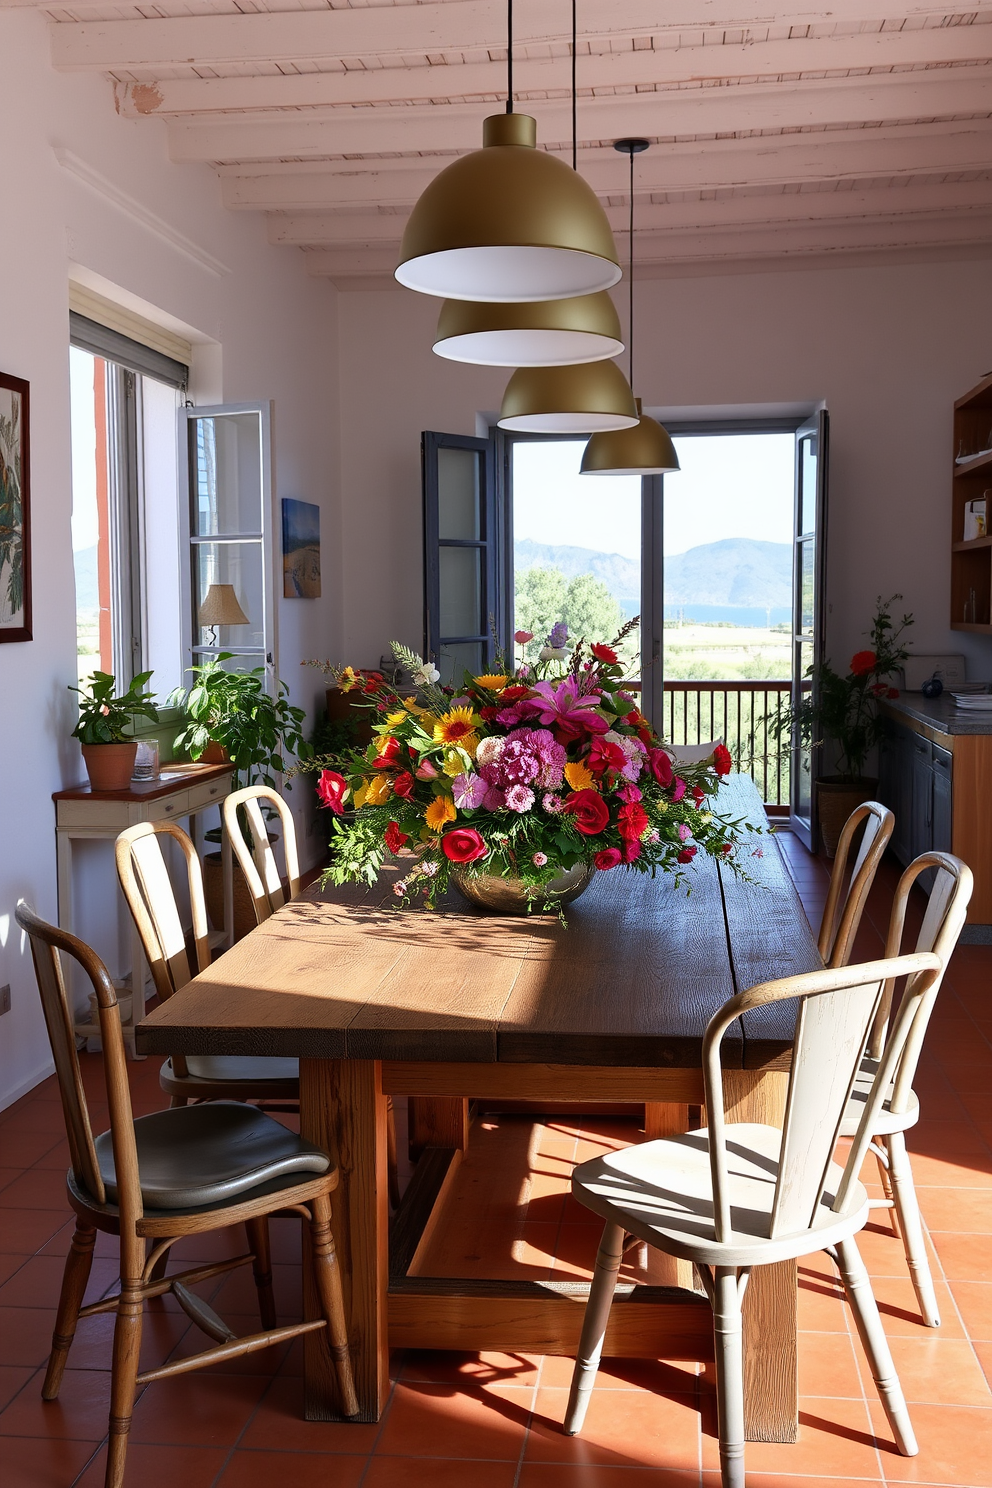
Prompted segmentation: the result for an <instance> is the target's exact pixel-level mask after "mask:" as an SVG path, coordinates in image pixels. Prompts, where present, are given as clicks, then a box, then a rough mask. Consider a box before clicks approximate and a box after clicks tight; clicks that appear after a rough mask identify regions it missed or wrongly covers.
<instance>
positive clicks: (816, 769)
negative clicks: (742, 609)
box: [789, 409, 829, 852]
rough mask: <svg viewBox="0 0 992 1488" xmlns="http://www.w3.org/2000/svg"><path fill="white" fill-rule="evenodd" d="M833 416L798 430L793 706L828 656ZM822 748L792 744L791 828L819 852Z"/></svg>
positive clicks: (822, 415) (811, 688) (812, 685)
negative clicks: (818, 786) (817, 782)
mask: <svg viewBox="0 0 992 1488" xmlns="http://www.w3.org/2000/svg"><path fill="white" fill-rule="evenodd" d="M828 437H829V418H828V415H827V411H826V409H821V410H820V411H819V412H818V413H816V414H814V415H813V416H812V418H811V419H810V420H809V421H808V422H807V423H805V424H803V425H802V426H801V427H800V428H798V429H797V430H796V486H795V509H794V520H793V540H794V541H793V579H792V702H793V705H794V706H795V705H796V704H797V703H798V702H799V701H800V700H801V699H802V698H803V697H808V696H810V695H811V694H813V693H815V689H816V677H815V672H816V669H817V668H818V666H819V664H820V663H821V662H822V660H823V656H824V633H825V624H826V599H825V595H826V569H827V475H828ZM821 754H822V749H821V748H820V745H819V744H818V743H817V742H816V741H814V743H813V745H812V747H811V748H805V747H804V746H803V745H802V743H801V741H800V740H799V739H798V738H796V737H794V738H793V740H792V755H791V765H792V768H791V771H790V788H789V789H790V800H789V809H790V825H791V827H792V830H793V831H794V832H795V833H796V835H797V836H798V837H799V839H800V841H801V842H803V843H804V844H805V846H806V847H808V848H809V850H810V852H816V850H817V846H818V841H819V825H818V822H817V817H816V793H815V791H814V790H813V782H814V781H815V780H816V778H817V775H818V774H819V773H820V756H821Z"/></svg>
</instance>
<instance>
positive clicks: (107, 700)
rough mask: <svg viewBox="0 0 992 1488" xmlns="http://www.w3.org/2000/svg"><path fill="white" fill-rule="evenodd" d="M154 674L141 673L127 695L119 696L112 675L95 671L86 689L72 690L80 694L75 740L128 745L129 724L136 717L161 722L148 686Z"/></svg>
mask: <svg viewBox="0 0 992 1488" xmlns="http://www.w3.org/2000/svg"><path fill="white" fill-rule="evenodd" d="M150 676H151V672H139V673H138V674H137V676H136V677H134V678H132V680H131V684H130V686H129V687H128V689H127V691H126V692H122V693H121V695H120V697H115V696H114V693H115V691H116V688H117V679H116V677H114V676H113V674H112V673H111V672H94V673H93V675H92V676H91V678H90V680H89V683H88V684H87V686H85V687H70V688H69V691H70V692H78V694H79V721H78V722H77V724H76V727H75V728H74V729H73V731H72V737H73V738H74V739H78V740H79V742H80V743H81V744H124V743H127V742H128V736H127V729H128V725H129V724H130V723H131V722H132V720H133V719H135V718H150V719H152V721H153V722H157V721H158V709H157V708H156V707H155V703H154V701H153V697H154V694H153V693H151V692H148V691H147V689H146V687H145V684H146V682H147V681H148V679H149V677H150Z"/></svg>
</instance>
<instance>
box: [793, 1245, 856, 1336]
mask: <svg viewBox="0 0 992 1488" xmlns="http://www.w3.org/2000/svg"><path fill="white" fill-rule="evenodd" d="M811 1259H812V1258H811V1257H805V1258H804V1259H802V1260H801V1261H800V1262H799V1305H798V1319H799V1327H800V1328H801V1329H803V1330H809V1331H811V1332H818V1333H846V1332H847V1311H848V1309H847V1300H846V1298H845V1296H844V1289H843V1287H841V1286H840V1284H839V1283H838V1282H836V1281H834V1280H833V1279H832V1278H830V1277H829V1274H827V1273H823V1272H820V1271H819V1270H817V1271H815V1272H814V1271H813V1270H812V1269H811V1264H810V1263H811Z"/></svg>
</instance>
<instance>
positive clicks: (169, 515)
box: [69, 314, 187, 695]
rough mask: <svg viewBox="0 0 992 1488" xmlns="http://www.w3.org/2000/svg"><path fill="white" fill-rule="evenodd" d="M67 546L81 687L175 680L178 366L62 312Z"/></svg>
mask: <svg viewBox="0 0 992 1488" xmlns="http://www.w3.org/2000/svg"><path fill="white" fill-rule="evenodd" d="M71 331H72V345H71V346H70V351H69V377H70V397H71V429H72V548H73V563H74V568H75V576H76V649H77V665H78V674H79V679H80V681H83V680H85V679H86V678H87V677H89V676H90V675H91V674H92V673H93V672H94V671H97V670H99V671H106V672H113V673H114V675H115V677H116V678H117V681H118V685H119V686H120V687H126V686H127V684H128V682H129V681H130V680H131V678H132V677H133V676H134V674H135V673H137V672H141V671H148V670H153V671H154V672H155V684H154V685H155V690H156V692H158V693H159V694H160V695H161V694H163V693H166V692H168V691H170V690H171V689H172V688H173V687H175V686H177V685H178V684H179V682H180V680H181V674H182V655H181V648H180V640H179V635H180V632H179V627H178V619H179V606H180V574H179V546H178V541H177V533H178V513H177V499H178V478H177V476H178V472H177V460H176V411H177V409H178V407H179V406H180V402H181V398H182V389H183V388H184V387H185V381H186V375H187V369H186V367H185V366H184V365H183V364H181V363H178V362H175V361H173V360H172V359H171V358H169V357H166V356H164V355H161V354H160V353H157V352H154V351H152V350H150V349H149V348H147V347H143V346H141V345H140V344H139V343H137V342H131V341H129V339H128V338H127V337H126V336H123V335H121V334H119V333H118V332H113V331H107V330H105V329H104V328H103V327H102V326H99V325H97V324H96V323H94V322H90V321H87V320H86V319H85V317H83V316H79V315H76V314H73V315H72V317H71Z"/></svg>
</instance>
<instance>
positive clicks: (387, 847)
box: [315, 621, 745, 906]
mask: <svg viewBox="0 0 992 1488" xmlns="http://www.w3.org/2000/svg"><path fill="white" fill-rule="evenodd" d="M636 623H637V622H636V621H631V622H630V624H629V625H628V626H626V627H625V628H624V630H623V631H622V632H621V633H620V635H619V636H618V637H617V638H616V639H615V640H614V641H613V643H612V644H611V645H603V644H596V645H592V646H590V647H588V648H587V647H586V645H585V643H584V642H583V641H580V642H579V643H578V645H577V646H575V647H574V648H570V647H569V645H568V634H567V629H566V627H565V626H564V624H561V623H559V624H558V625H555V626H554V627H553V629H552V631H551V632H550V634H549V635H548V636H547V638H546V641H545V644H544V646H543V648H542V649H541V651H540V653H539V660H538V661H537V663H535V664H534V665H528V664H527V663H525V662H523V661H521V662H520V663H519V664H518V665H517V666H516V667H515V668H514V667H513V666H512V665H510V664H507V662H506V661H505V659H502V658H500V661H499V670H498V671H493V672H491V673H486V674H484V675H482V676H473V675H472V674H470V673H466V674H465V677H464V681H463V683H462V686H461V687H459V688H457V689H456V688H453V687H447V686H441V685H439V684H440V678H439V674H438V672H437V669H436V668H435V667H433V666H431V664H430V663H429V662H424V661H423V660H422V659H421V658H420V657H419V656H416V655H415V654H414V653H412V652H410V651H407V650H406V649H405V648H404V647H402V646H399V645H398V644H396V643H394V645H393V651H394V654H395V655H396V658H397V661H398V662H399V664H400V665H401V667H402V668H403V669H404V671H405V673H406V674H408V675H412V677H413V680H414V683H415V686H416V694H415V695H408V696H401V695H400V693H398V692H397V691H396V690H395V689H394V688H392V687H391V686H390V685H389V684H388V683H387V682H386V681H385V680H384V679H383V678H382V677H381V676H380V675H379V674H378V673H371V674H369V673H365V674H362V675H359V674H358V673H356V672H355V671H353V670H352V668H350V667H344V668H333V667H328V668H326V670H328V671H329V672H330V673H331V674H332V675H333V676H334V677H335V678H336V680H337V684H338V686H339V687H341V688H342V689H343V690H344V691H355V690H360V691H361V693H362V701H363V702H364V703H366V705H367V706H369V707H370V708H371V709H372V710H373V711H374V716H375V718H376V722H375V723H374V725H373V733H374V738H373V742H372V743H371V744H370V745H369V747H368V748H367V749H366V750H365V751H363V752H354V751H353V752H352V753H351V754H350V755H348V756H346V757H344V758H332V759H324V760H318V761H316V762H315V763H316V764H317V765H318V767H320V769H321V774H320V778H319V782H318V785H317V793H318V797H319V799H320V801H321V802H322V804H323V805H324V806H326V807H328V808H329V809H330V810H331V811H332V812H333V813H334V815H335V822H334V832H333V835H332V842H331V864H330V867H329V868H327V869H326V870H325V873H324V882H325V883H327V882H331V883H334V884H341V883H345V882H354V881H366V882H369V883H372V882H374V881H375V879H376V877H377V875H378V873H379V870H380V869H381V867H382V865H383V862H384V861H385V859H386V857H387V856H398V855H399V854H401V853H405V858H404V866H403V870H402V877H401V878H400V879H399V880H398V881H397V882H396V883H395V885H394V892H395V893H396V895H397V897H398V898H400V899H401V900H411V899H413V898H414V897H415V896H416V897H422V898H423V900H424V901H425V903H426V904H427V905H428V906H433V905H434V903H435V902H436V900H437V899H438V898H439V897H440V896H441V895H442V894H443V893H444V891H445V890H446V889H447V886H448V881H449V877H450V875H451V873H452V870H459V871H460V870H464V869H466V868H467V869H468V871H469V872H470V873H471V874H480V875H481V874H484V875H487V876H496V877H500V878H504V879H512V880H517V881H519V882H520V883H522V884H523V886H524V888H525V891H526V895H527V900H528V905H531V904H533V905H537V906H540V905H542V904H543V903H545V902H546V897H550V895H549V886H550V885H551V884H552V883H553V881H554V880H555V879H556V878H558V877H560V875H561V874H562V873H563V872H565V871H567V870H568V869H570V868H573V867H575V865H576V864H591V865H595V868H596V869H598V870H599V871H601V872H608V871H610V870H612V869H614V868H618V867H621V866H623V867H627V868H633V869H636V870H637V871H638V872H642V873H645V872H650V873H655V872H656V871H657V870H659V869H661V870H662V871H663V872H666V873H674V874H675V875H676V878H677V881H678V880H681V878H682V877H683V876H684V875H685V872H686V870H687V869H688V868H689V866H690V865H691V864H692V862H693V859H694V858H695V857H696V856H697V854H699V853H705V854H708V855H709V856H710V857H713V858H721V859H724V858H729V859H731V860H733V853H734V847H735V844H736V842H737V841H738V839H739V838H740V836H741V835H742V833H743V831H744V830H745V823H744V822H743V821H729V820H724V819H723V818H721V817H720V816H718V815H717V814H716V813H715V812H714V810H713V807H712V800H711V798H712V797H713V796H714V795H715V794H716V792H717V790H718V788H719V785H720V781H721V778H722V777H723V776H724V775H726V774H728V773H729V771H730V769H731V757H730V754H729V751H728V750H726V749H725V748H724V747H723V746H722V745H719V746H718V747H717V748H716V749H715V750H714V753H713V756H712V757H711V759H710V760H708V761H706V762H705V763H704V764H701V765H693V766H686V767H684V768H683V767H679V768H678V770H676V767H675V765H674V764H673V760H672V757H671V755H669V754H668V753H666V751H665V749H664V748H663V746H662V744H661V742H660V740H659V739H658V738H657V737H656V736H655V735H654V733H653V732H652V730H651V728H650V726H649V724H648V722H647V720H646V719H645V718H644V716H643V715H642V714H641V713H640V711H639V709H638V707H637V703H636V700H635V697H634V696H633V694H632V693H630V692H629V691H625V689H624V682H623V667H622V665H621V664H620V662H619V659H618V655H617V650H616V647H617V645H618V644H619V643H620V642H621V641H622V639H623V637H624V635H625V634H626V633H627V631H629V630H630V629H631V628H632V626H633V625H635V624H636ZM514 639H515V641H516V642H517V644H518V645H519V646H520V647H521V649H523V648H524V647H525V646H527V644H528V643H529V642H530V641H532V640H533V636H532V635H531V634H530V633H529V632H526V631H518V632H517V634H516V636H515V637H514ZM570 651H571V655H569V653H570Z"/></svg>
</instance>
